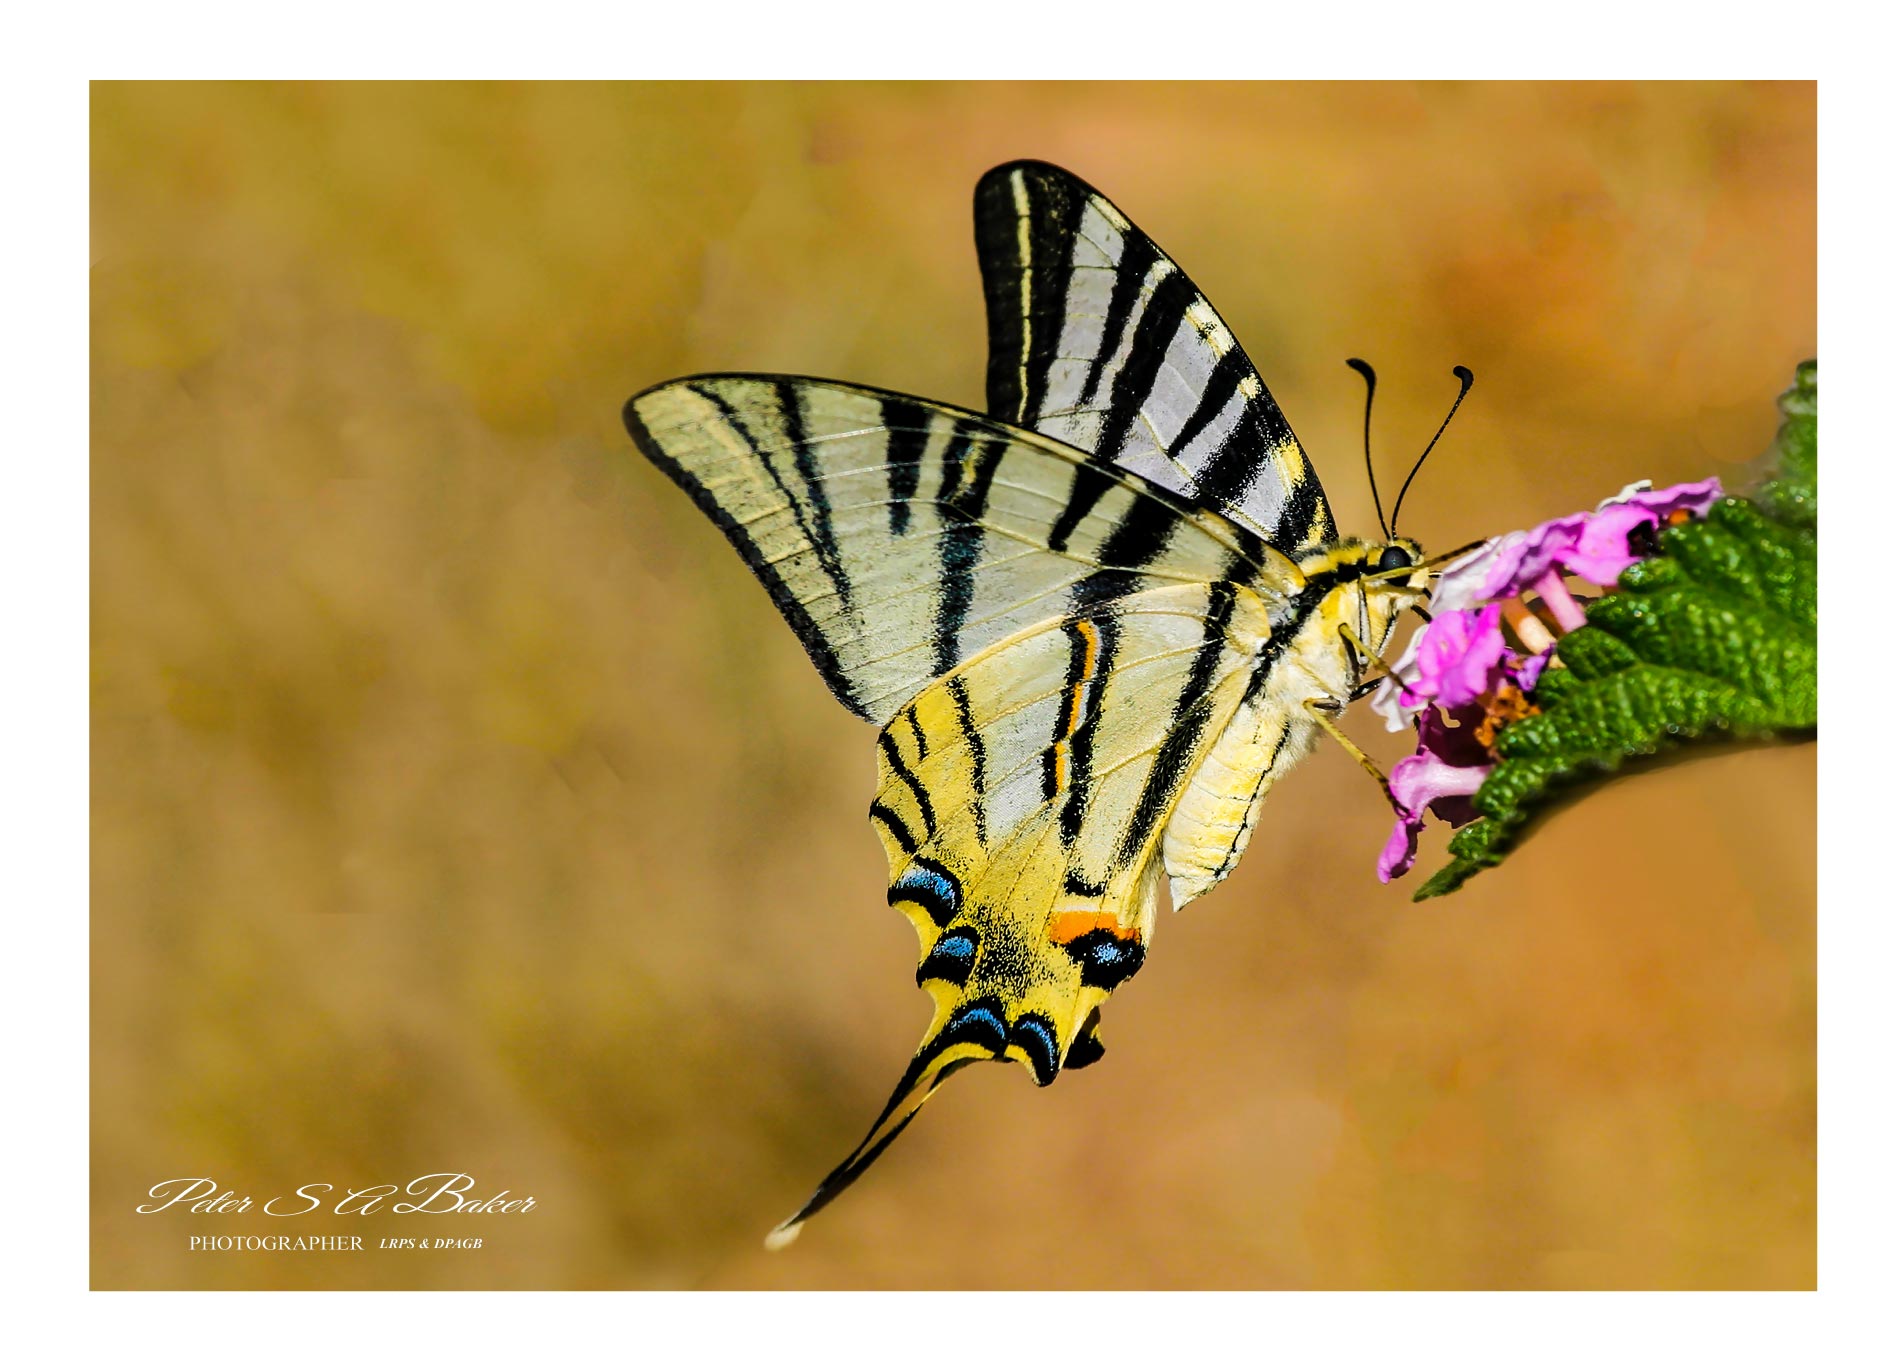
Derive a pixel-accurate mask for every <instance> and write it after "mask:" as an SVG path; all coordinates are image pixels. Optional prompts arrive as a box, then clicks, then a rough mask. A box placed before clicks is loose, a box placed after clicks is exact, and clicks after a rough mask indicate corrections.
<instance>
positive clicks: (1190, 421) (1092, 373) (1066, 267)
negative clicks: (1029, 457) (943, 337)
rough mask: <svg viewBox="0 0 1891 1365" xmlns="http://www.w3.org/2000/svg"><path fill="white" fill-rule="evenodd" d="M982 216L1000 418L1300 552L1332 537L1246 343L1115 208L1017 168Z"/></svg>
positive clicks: (1306, 468)
mask: <svg viewBox="0 0 1891 1365" xmlns="http://www.w3.org/2000/svg"><path fill="white" fill-rule="evenodd" d="M974 218H975V222H976V227H977V233H978V258H979V264H980V267H981V269H982V270H983V272H984V277H985V308H986V318H987V322H988V324H989V329H990V333H991V359H990V364H989V369H988V372H987V377H986V388H987V397H988V401H989V405H990V408H991V411H992V413H993V415H994V416H997V417H1000V418H1003V419H1005V420H1006V421H1009V422H1013V423H1015V424H1016V425H1018V426H1021V427H1030V428H1032V429H1034V430H1036V431H1040V432H1043V433H1044V434H1045V435H1048V436H1054V437H1056V438H1057V439H1058V440H1060V441H1064V442H1067V443H1068V444H1070V445H1073V446H1076V447H1077V448H1078V449H1079V450H1085V451H1091V452H1094V453H1095V454H1096V456H1097V457H1098V459H1099V460H1100V461H1101V462H1103V463H1106V464H1115V465H1119V466H1121V467H1122V468H1125V469H1130V470H1133V471H1135V472H1136V473H1138V474H1141V475H1143V476H1144V477H1145V478H1147V479H1149V480H1150V481H1151V482H1153V483H1156V484H1159V485H1161V486H1162V487H1165V488H1170V489H1173V490H1175V491H1176V492H1178V493H1182V494H1184V495H1186V496H1187V497H1189V498H1191V499H1193V500H1195V501H1198V502H1200V503H1202V504H1204V505H1206V506H1209V507H1213V508H1215V509H1217V510H1218V511H1220V512H1222V513H1224V514H1226V515H1227V516H1228V517H1230V518H1232V519H1233V520H1235V521H1238V522H1240V523H1242V524H1243V525H1244V526H1246V527H1247V528H1248V529H1249V530H1251V531H1253V532H1254V533H1256V534H1257V535H1259V536H1261V537H1262V538H1263V539H1265V540H1268V541H1270V542H1272V543H1273V544H1275V545H1278V546H1280V547H1282V548H1283V549H1286V550H1288V551H1292V550H1294V549H1296V548H1298V547H1300V546H1303V545H1311V544H1321V543H1324V542H1326V541H1328V540H1331V539H1332V538H1333V537H1334V536H1335V534H1336V530H1335V527H1334V525H1333V514H1332V511H1331V510H1330V509H1329V508H1328V506H1327V503H1326V495H1325V493H1324V492H1323V491H1322V490H1321V488H1320V481H1319V478H1318V476H1316V475H1315V474H1314V472H1313V466H1312V465H1311V464H1310V463H1309V462H1308V460H1307V457H1306V453H1305V452H1304V451H1303V450H1302V449H1301V448H1300V442H1299V441H1298V440H1297V439H1296V438H1295V436H1294V434H1293V430H1292V428H1290V427H1289V426H1288V425H1287V419H1286V418H1285V417H1284V416H1282V415H1281V411H1280V408H1279V406H1278V405H1277V404H1276V403H1275V402H1274V399H1273V396H1272V395H1271V394H1269V393H1268V391H1267V386H1266V385H1265V384H1263V383H1262V382H1261V377H1260V375H1259V374H1258V373H1256V372H1255V369H1254V366H1253V364H1252V362H1250V361H1249V360H1248V358H1247V356H1246V354H1245V353H1244V352H1243V351H1242V350H1241V347H1240V345H1239V344H1238V343H1237V342H1236V341H1235V339H1234V334H1233V333H1232V332H1230V331H1229V330H1228V327H1227V324H1226V323H1224V322H1223V321H1222V320H1221V318H1220V317H1219V316H1217V315H1216V313H1215V310H1214V309H1213V308H1211V307H1210V306H1209V303H1208V300H1207V299H1205V298H1203V297H1202V294H1201V291H1200V290H1198V289H1197V288H1196V287H1195V286H1194V285H1193V284H1192V283H1190V281H1189V279H1188V277H1187V276H1186V275H1184V274H1183V273H1182V272H1181V270H1180V269H1178V268H1177V267H1176V264H1175V262H1173V261H1172V260H1170V259H1169V258H1168V257H1167V256H1166V255H1164V254H1163V253H1162V252H1161V251H1160V250H1158V249H1157V247H1156V244H1155V243H1154V242H1152V241H1150V240H1149V237H1148V236H1147V235H1146V234H1145V233H1143V232H1142V231H1140V230H1139V229H1138V228H1137V227H1136V226H1135V225H1134V224H1132V223H1131V222H1130V221H1129V220H1128V219H1127V218H1125V217H1124V216H1123V215H1122V213H1121V212H1119V211H1118V209H1117V208H1116V206H1115V205H1114V204H1112V203H1110V201H1109V200H1107V199H1105V198H1104V197H1103V196H1102V195H1100V194H1098V193H1097V192H1096V191H1095V190H1093V189H1091V188H1090V186H1088V185H1086V184H1084V182H1083V181H1081V180H1079V179H1078V178H1077V177H1076V176H1074V175H1072V174H1070V173H1069V172H1068V171H1064V170H1060V169H1058V168H1057V167H1055V166H1049V165H1046V164H1044V163H1043V162H1038V161H1017V162H1012V163H1011V164H1009V165H1004V166H999V167H997V168H996V169H994V170H991V171H988V172H986V174H985V176H984V177H983V178H982V179H981V180H980V181H979V183H978V190H977V193H976V195H975V198H974ZM1099 486H1101V485H1100V484H1099Z"/></svg>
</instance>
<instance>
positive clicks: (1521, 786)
mask: <svg viewBox="0 0 1891 1365" xmlns="http://www.w3.org/2000/svg"><path fill="white" fill-rule="evenodd" d="M1780 408H1781V411H1782V412H1783V413H1784V414H1785V418H1786V420H1785V422H1784V424H1783V425H1782V426H1781V427H1780V430H1779V435H1778V438H1777V440H1776V443H1775V445H1776V449H1777V451H1778V461H1779V472H1778V474H1777V476H1776V477H1775V478H1773V479H1772V480H1771V481H1770V482H1768V483H1767V484H1765V485H1764V486H1763V487H1762V488H1761V489H1759V490H1758V492H1756V493H1755V495H1754V496H1753V498H1752V499H1751V500H1748V499H1743V498H1723V499H1722V500H1721V501H1719V502H1717V503H1715V504H1714V506H1713V507H1712V508H1710V509H1709V510H1708V512H1707V515H1706V516H1705V517H1702V518H1701V519H1699V520H1697V521H1694V522H1690V523H1687V524H1685V525H1681V526H1674V527H1669V528H1667V529H1665V530H1664V531H1663V532H1662V533H1661V534H1660V536H1659V538H1658V541H1657V544H1656V548H1655V552H1654V553H1653V554H1652V555H1650V556H1649V557H1648V558H1646V559H1644V560H1642V561H1641V562H1640V563H1638V564H1635V565H1632V566H1630V568H1629V569H1628V570H1627V571H1626V572H1624V573H1623V575H1622V578H1621V582H1620V583H1619V585H1618V586H1617V589H1616V591H1615V592H1613V593H1611V594H1609V595H1607V596H1605V597H1603V598H1601V599H1600V600H1598V601H1596V602H1594V603H1592V604H1591V605H1590V606H1589V609H1588V613H1587V614H1588V622H1587V624H1585V625H1584V626H1582V627H1581V628H1580V629H1578V630H1575V631H1572V632H1571V633H1570V634H1569V635H1567V636H1565V637H1564V638H1563V640H1562V641H1561V642H1560V643H1559V644H1558V645H1557V650H1556V657H1557V660H1558V661H1559V666H1557V667H1553V668H1550V669H1547V670H1545V672H1544V673H1543V675H1542V677H1541V678H1540V679H1539V681H1538V683H1537V686H1536V688H1535V690H1534V691H1533V692H1532V693H1531V695H1530V700H1531V701H1532V702H1533V703H1534V704H1535V705H1536V706H1537V707H1539V708H1541V710H1540V713H1539V714H1537V715H1533V716H1529V717H1527V718H1525V719H1522V720H1519V721H1516V722H1514V723H1512V724H1511V725H1509V726H1508V727H1506V728H1505V729H1504V730H1503V731H1502V733H1500V734H1499V736H1498V738H1497V745H1496V750H1497V755H1498V758H1499V762H1498V764H1497V766H1496V768H1495V769H1494V770H1493V771H1492V772H1491V774H1490V776H1489V777H1488V778H1486V779H1485V781H1484V784H1483V786H1482V787H1481V788H1479V790H1478V792H1477V795H1476V796H1475V797H1474V798H1473V799H1472V805H1473V806H1474V808H1475V809H1476V810H1477V811H1478V812H1479V814H1480V815H1481V816H1482V817H1483V818H1482V819H1480V820H1477V821H1474V822H1473V823H1471V824H1469V825H1466V826H1465V827H1464V828H1463V829H1461V830H1459V831H1458V833H1457V834H1456V836H1455V837H1453V839H1452V840H1451V854H1452V861H1451V862H1450V863H1449V864H1447V865H1446V866H1445V867H1443V868H1441V869H1440V870H1439V871H1438V872H1436V873H1435V874H1433V876H1432V877H1431V878H1430V879H1429V880H1427V881H1426V882H1425V883H1424V885H1422V886H1421V887H1419V889H1418V892H1417V894H1416V895H1415V896H1414V897H1413V899H1415V900H1425V899H1427V898H1429V897H1432V896H1440V895H1445V894H1447V893H1449V892H1451V891H1455V890H1457V889H1458V888H1459V887H1460V886H1462V885H1463V884H1464V883H1465V882H1466V881H1467V880H1468V879H1470V878H1471V877H1472V876H1475V875H1476V874H1477V873H1478V872H1480V871H1482V870H1483V869H1485V868H1487V867H1494V866H1496V865H1497V864H1498V863H1500V862H1502V861H1503V859H1504V858H1505V856H1506V855H1507V854H1508V853H1509V851H1510V849H1511V848H1512V847H1513V846H1514V845H1515V844H1516V842H1517V840H1518V839H1519V838H1520V837H1522V835H1523V834H1524V833H1525V832H1526V830H1527V826H1528V825H1529V823H1530V821H1531V819H1532V818H1533V817H1534V816H1535V815H1536V814H1537V813H1538V812H1540V811H1541V810H1542V808H1543V806H1544V803H1545V802H1546V800H1547V799H1549V798H1550V797H1552V796H1553V795H1556V794H1559V793H1561V792H1563V791H1566V790H1567V789H1569V788H1570V787H1571V786H1572V785H1573V784H1576V783H1580V782H1582V781H1584V780H1592V779H1594V778H1596V777H1598V776H1601V775H1604V774H1607V773H1609V772H1612V771H1614V770H1615V769H1616V768H1617V767H1619V766H1620V765H1621V764H1622V763H1623V762H1624V761H1625V760H1629V759H1633V758H1637V757H1641V756H1644V755H1649V754H1653V753H1657V752H1659V751H1661V750H1663V749H1667V748H1671V747H1673V746H1676V745H1680V744H1687V743H1690V742H1695V741H1699V740H1702V739H1707V738H1712V737H1754V736H1790V735H1794V734H1801V733H1805V732H1808V731H1810V730H1812V729H1813V728H1814V727H1815V726H1816V725H1817V724H1818V543H1817V538H1816V528H1817V515H1818V491H1817V490H1818V485H1817V463H1818V368H1817V366H1816V364H1814V363H1813V362H1810V361H1808V362H1807V363H1806V364H1804V365H1801V366H1800V367H1799V372H1798V375H1797V376H1796V377H1795V380H1794V383H1793V387H1792V388H1791V389H1789V390H1788V391H1787V392H1786V393H1785V394H1784V395H1783V396H1782V397H1781V399H1780Z"/></svg>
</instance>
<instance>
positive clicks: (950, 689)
mask: <svg viewBox="0 0 1891 1365" xmlns="http://www.w3.org/2000/svg"><path fill="white" fill-rule="evenodd" d="M946 695H947V696H949V697H951V698H952V709H953V710H954V711H955V712H956V713H957V715H958V721H959V733H961V734H962V735H964V736H965V747H966V749H967V750H969V751H970V753H971V755H972V823H973V826H974V827H975V828H976V829H977V831H978V842H979V843H980V844H981V845H982V844H984V843H985V839H986V833H985V737H984V736H983V735H981V734H979V733H978V728H977V726H975V725H974V724H973V722H972V702H971V698H970V697H968V696H967V695H966V693H965V679H964V678H963V677H956V676H955V677H952V678H948V679H947V680H946Z"/></svg>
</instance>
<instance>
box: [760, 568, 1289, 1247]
mask: <svg viewBox="0 0 1891 1365" xmlns="http://www.w3.org/2000/svg"><path fill="white" fill-rule="evenodd" d="M1268 634H1269V625H1268V620H1267V612H1266V609H1265V606H1264V604H1263V600H1262V598H1261V597H1260V596H1259V595H1257V594H1256V593H1254V592H1252V591H1250V590H1248V589H1247V588H1244V587H1241V586H1238V585H1236V584H1233V583H1230V582H1228V581H1225V580H1220V581H1216V582H1212V583H1190V584H1183V585H1177V586H1172V587H1164V588H1156V589H1150V590H1146V591H1142V592H1138V593H1134V594H1131V595H1128V596H1125V597H1121V598H1117V599H1114V600H1112V601H1110V602H1107V603H1104V604H1102V605H1100V606H1097V607H1094V608H1091V609H1089V610H1086V611H1083V612H1078V613H1072V614H1070V615H1067V616H1065V617H1063V618H1062V619H1059V620H1055V621H1048V622H1044V623H1042V624H1040V625H1038V626H1036V627H1033V628H1031V629H1028V630H1025V631H1022V632H1019V633H1018V634H1016V635H1014V636H1012V637H1010V638H1009V639H1006V640H1004V641H1001V642H999V643H998V644H996V645H993V646H991V647H990V648H988V649H986V650H984V651H983V652H981V653H979V654H977V655H975V656H974V657H972V658H970V659H968V660H966V661H965V662H964V663H962V664H960V665H959V666H958V667H956V668H954V669H953V670H952V671H951V672H949V673H947V674H946V675H945V676H944V677H942V678H940V679H939V680H937V681H936V682H934V683H933V684H932V685H931V686H929V687H927V688H926V689H925V690H924V691H922V692H920V693H919V695H918V696H916V697H914V698H913V699H912V701H910V702H909V703H908V704H907V705H906V706H905V707H903V708H901V709H900V710H899V711H898V712H897V713H896V714H895V715H894V716H893V717H892V719H891V720H890V721H889V722H888V723H887V725H886V728H885V729H884V730H883V731H882V732H881V734H880V744H879V749H880V786H879V791H878V793H877V795H876V797H875V800H874V803H873V807H872V810H871V816H872V820H873V823H874V827H875V828H876V829H877V830H878V831H879V833H880V837H881V841H882V842H883V843H884V844H885V846H886V852H887V863H888V873H889V880H890V883H891V885H890V887H889V890H888V892H887V898H888V900H889V901H890V902H891V903H892V904H893V905H895V906H897V907H898V908H899V909H900V910H901V911H903V912H904V913H905V914H906V916H907V918H908V919H910V920H911V921H912V923H913V927H914V928H915V929H917V930H918V932H919V940H920V963H919V972H918V979H919V984H920V985H921V986H922V987H924V988H925V990H926V991H927V992H928V993H929V994H930V995H931V996H932V998H933V1001H934V1013H933V1020H932V1024H931V1026H930V1027H929V1028H928V1029H927V1030H926V1034H925V1036H924V1037H923V1038H922V1039H921V1040H920V1044H919V1048H918V1050H917V1051H916V1052H915V1054H914V1056H913V1059H912V1062H911V1063H910V1064H909V1065H908V1067H907V1069H906V1072H905V1074H904V1075H902V1076H901V1077H900V1080H899V1083H898V1085H896V1086H895V1087H894V1090H893V1095H892V1098H891V1099H889V1100H888V1101H887V1105H886V1108H885V1109H884V1110H883V1111H882V1112H881V1114H880V1116H879V1118H878V1119H876V1120H875V1121H874V1124H873V1126H872V1128H871V1129H870V1130H869V1132H868V1134H867V1136H866V1138H865V1139H864V1140H863V1141H862V1142H861V1144H860V1145H859V1147H857V1148H856V1149H855V1150H854V1151H853V1152H852V1153H850V1154H849V1155H848V1157H847V1158H846V1160H844V1161H842V1162H841V1163H840V1165H839V1166H838V1167H836V1168H835V1170H834V1171H833V1172H832V1173H831V1174H830V1175H829V1176H828V1177H827V1179H826V1180H824V1181H823V1182H822V1183H821V1185H820V1187H819V1188H818V1189H817V1190H816V1191H815V1193H814V1195H813V1197H812V1198H810V1199H809V1200H808V1202H807V1204H806V1205H805V1206H804V1207H803V1208H801V1209H800V1210H799V1211H798V1212H797V1213H796V1214H795V1215H794V1216H793V1217H792V1218H790V1219H788V1220H787V1221H786V1222H785V1223H783V1224H782V1225H781V1226H780V1227H779V1228H777V1229H776V1230H775V1233H774V1234H773V1235H772V1237H771V1239H770V1241H771V1244H772V1245H781V1244H782V1243H784V1242H786V1241H788V1240H790V1239H792V1238H793V1236H794V1235H795V1234H796V1232H797V1231H798V1228H799V1225H800V1224H801V1223H802V1222H803V1221H804V1220H805V1219H807V1218H808V1217H809V1216H811V1215H812V1214H814V1213H815V1212H817V1211H818V1210H819V1209H821V1208H822V1207H824V1206H825V1205H826V1204H827V1203H829V1202H830V1201H831V1200H832V1199H834V1197H835V1196H836V1195H838V1194H839V1193H840V1192H841V1191H842V1190H844V1189H846V1188H847V1186H848V1185H850V1184H852V1183H853V1181H854V1180H855V1179H856V1178H857V1177H858V1176H859V1175H860V1173H861V1172H862V1171H864V1170H865V1169H866V1168H867V1167H868V1166H869V1165H871V1164H872V1162H873V1161H874V1160H875V1159H876V1158H877V1157H878V1156H879V1155H880V1153H881V1152H883V1151H884V1150H885V1149H886V1148H887V1146H888V1145H889V1144H890V1143H891V1142H892V1141H893V1139H894V1138H895V1137H897V1136H898V1135H899V1133H900V1132H901V1131H902V1130H903V1129H904V1128H905V1126H906V1125H907V1124H908V1123H909V1122H911V1121H912V1119H913V1117H914V1115H915V1114H917V1112H918V1110H919V1107H920V1106H921V1105H922V1104H924V1103H925V1101H926V1100H927V1098H928V1097H929V1096H930V1095H931V1094H932V1092H933V1091H934V1089H936V1088H937V1086H938V1085H939V1083H940V1082H941V1081H942V1080H944V1079H945V1077H946V1076H948V1075H950V1074H951V1073H952V1072H953V1071H954V1070H956V1069H957V1068H959V1067H961V1066H963V1065H965V1064H967V1063H969V1062H972V1061H980V1060H998V1061H1020V1062H1023V1063H1024V1064H1025V1066H1026V1067H1027V1068H1029V1070H1030V1073H1031V1076H1032V1079H1033V1080H1035V1081H1036V1082H1037V1083H1038V1084H1039V1085H1049V1084H1050V1083H1051V1082H1052V1081H1053V1080H1055V1079H1056V1078H1057V1075H1058V1073H1059V1072H1060V1071H1061V1070H1062V1069H1064V1068H1065V1067H1072V1068H1074V1067H1080V1066H1085V1065H1088V1064H1089V1063H1090V1062H1092V1061H1095V1060H1096V1059H1097V1058H1098V1057H1099V1056H1101V1055H1102V1051H1103V1049H1102V1045H1101V1044H1100V1043H1099V1042H1098V1041H1097V1039H1096V1025H1097V1019H1098V1014H1099V1008H1100V1006H1101V1005H1102V1003H1103V1000H1104V999H1105V997H1107V996H1108V995H1109V993H1110V992H1111V991H1112V990H1114V989H1115V988H1116V987H1117V986H1118V985H1120V984H1121V983H1122V982H1123V981H1124V980H1126V979H1127V978H1128V977H1129V976H1131V975H1132V974H1133V973H1134V972H1135V971H1136V970H1137V968H1139V967H1140V966H1141V965H1142V962H1143V957H1144V954H1145V953H1146V952H1147V949H1148V944H1149V938H1150V934H1151V932H1152V930H1153V928H1154V909H1155V899H1156V887H1157V882H1158V876H1159V874H1160V873H1161V872H1163V871H1164V870H1165V859H1164V857H1163V856H1162V855H1163V848H1162V844H1163V833H1164V830H1165V827H1166V826H1168V824H1169V819H1170V815H1171V813H1172V812H1173V810H1174V809H1175V807H1176V805H1177V803H1178V802H1180V801H1181V800H1182V799H1183V796H1184V793H1185V792H1186V791H1187V790H1188V788H1189V784H1190V782H1191V780H1192V779H1193V777H1194V775H1195V773H1196V772H1197V770H1198V769H1199V768H1200V766H1201V764H1202V762H1203V760H1204V759H1205V758H1206V757H1207V755H1208V754H1209V752H1210V751H1211V750H1212V748H1213V747H1214V745H1215V743H1216V740H1217V739H1218V737H1219V736H1220V735H1221V734H1222V733H1223V731H1224V730H1225V729H1226V728H1227V726H1228V722H1229V720H1230V719H1231V718H1232V717H1233V715H1234V714H1235V712H1236V711H1237V709H1239V708H1240V707H1241V706H1242V704H1243V702H1244V701H1245V700H1246V699H1247V697H1248V688H1249V685H1250V682H1251V679H1252V677H1253V665H1254V660H1255V658H1256V657H1257V655H1259V654H1260V653H1261V652H1262V646H1263V642H1264V641H1265V640H1266V639H1267V638H1268Z"/></svg>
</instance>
